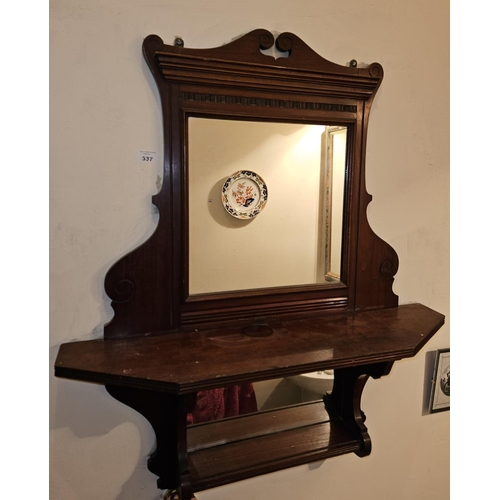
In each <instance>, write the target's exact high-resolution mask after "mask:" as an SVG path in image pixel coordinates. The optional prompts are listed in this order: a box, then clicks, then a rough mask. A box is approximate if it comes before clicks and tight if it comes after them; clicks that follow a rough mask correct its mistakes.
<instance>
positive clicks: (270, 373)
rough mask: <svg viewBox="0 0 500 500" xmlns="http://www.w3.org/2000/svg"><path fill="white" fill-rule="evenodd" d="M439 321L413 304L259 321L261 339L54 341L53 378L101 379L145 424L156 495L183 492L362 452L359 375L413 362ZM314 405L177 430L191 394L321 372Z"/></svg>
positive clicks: (220, 335) (183, 336)
mask: <svg viewBox="0 0 500 500" xmlns="http://www.w3.org/2000/svg"><path fill="white" fill-rule="evenodd" d="M443 323H444V316H443V315H441V314H439V313H437V312H436V311H433V310H432V309H429V308H427V307H425V306H423V305H420V304H408V305H404V306H400V307H397V308H391V309H381V310H376V311H367V312H360V313H356V314H330V315H328V316H320V317H316V318H307V319H300V320H290V319H289V320H286V321H283V322H274V323H269V324H268V325H267V326H268V327H269V328H271V329H272V333H271V334H270V335H269V336H264V337H251V336H247V335H245V334H244V333H243V332H242V330H241V329H240V328H239V327H234V326H232V327H227V328H219V329H213V330H206V331H200V332H183V333H173V334H166V335H158V336H146V337H137V338H128V339H124V340H90V341H83V342H71V343H68V344H63V345H62V346H61V348H60V350H59V354H58V356H57V359H56V364H55V372H56V375H57V376H59V377H66V378H71V379H76V380H84V381H89V382H97V383H101V384H105V385H106V388H107V390H108V392H110V394H111V395H112V396H113V397H115V398H116V399H118V400H119V401H121V402H123V403H125V404H127V405H129V406H131V407H132V408H134V409H136V410H137V411H139V412H140V413H141V414H143V415H144V416H145V417H146V418H147V419H148V420H149V421H150V423H151V425H152V426H153V429H154V431H155V434H156V437H157V450H156V452H155V453H154V454H153V455H152V456H151V459H150V461H149V463H148V467H149V469H150V470H151V472H153V473H154V474H156V475H158V476H159V479H158V486H159V487H160V488H162V489H167V488H176V487H178V485H179V484H182V485H184V486H183V488H184V490H183V491H184V492H185V493H184V494H185V495H187V497H188V498H190V496H189V495H191V493H192V492H195V491H200V490H204V489H208V488H213V487H216V486H220V485H223V484H227V483H232V482H234V481H239V480H241V479H246V478H250V477H253V476H257V475H260V474H266V473H269V472H272V471H277V470H280V469H283V468H287V467H292V466H296V465H301V464H306V463H310V462H314V461H317V460H323V459H326V458H329V457H333V456H337V455H342V454H345V453H356V454H357V455H358V456H366V455H368V454H369V453H370V451H371V439H370V437H369V435H368V432H367V429H366V427H365V425H364V414H363V412H362V411H361V407H360V406H361V394H362V391H363V387H364V384H365V383H366V380H367V379H368V378H369V377H373V378H379V377H381V376H384V375H387V374H388V373H389V371H390V370H391V367H392V365H393V363H394V361H396V360H399V359H402V358H407V357H413V356H414V355H415V354H416V353H417V352H418V351H419V350H420V349H421V348H422V346H423V345H424V344H425V343H426V342H427V341H428V340H429V339H430V338H431V337H432V335H434V333H436V332H437V330H438V329H439V328H440V327H441V326H442V324H443ZM332 368H333V369H334V370H335V384H334V387H333V390H332V394H331V395H328V396H325V398H324V400H325V401H324V404H323V402H321V401H320V402H315V403H312V404H304V405H298V406H291V407H285V408H281V409H279V410H273V411H268V412H259V413H252V414H247V415H241V416H239V417H234V418H231V419H223V420H219V421H215V422H208V423H203V424H197V425H193V426H186V422H187V415H188V413H189V412H191V411H192V410H193V409H194V405H195V402H196V394H197V392H198V391H202V390H208V389H214V388H218V387H225V386H229V385H233V384H242V383H246V382H255V381H260V380H266V379H274V378H278V377H287V376H290V375H296V374H300V373H307V372H311V371H314V370H324V369H332Z"/></svg>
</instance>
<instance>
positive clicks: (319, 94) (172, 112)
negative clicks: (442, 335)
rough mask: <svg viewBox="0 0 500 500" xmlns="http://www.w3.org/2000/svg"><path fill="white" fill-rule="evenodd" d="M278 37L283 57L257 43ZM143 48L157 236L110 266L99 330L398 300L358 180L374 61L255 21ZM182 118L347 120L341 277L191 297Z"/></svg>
mask: <svg viewBox="0 0 500 500" xmlns="http://www.w3.org/2000/svg"><path fill="white" fill-rule="evenodd" d="M273 44H276V47H277V49H278V50H280V51H282V52H287V53H288V57H282V58H278V59H275V58H274V57H272V56H268V55H265V54H264V53H263V52H262V50H266V49H269V48H271V47H272V46H273ZM143 52H144V57H145V58H146V61H147V63H148V65H149V67H150V69H151V71H152V74H153V76H154V79H155V81H156V84H157V86H158V90H159V93H160V98H161V107H162V112H163V132H164V170H163V184H162V187H161V190H160V191H159V193H158V194H156V195H155V196H153V203H154V204H155V205H156V206H157V207H158V210H159V214H160V216H159V222H158V227H157V228H156V231H155V232H154V234H153V235H152V236H151V237H150V239H149V240H147V241H146V242H145V243H144V244H143V245H141V246H140V247H139V248H137V249H135V250H134V251H132V252H131V253H129V254H128V255H126V256H125V257H123V258H122V259H121V260H120V261H118V262H117V263H116V264H115V265H114V266H113V267H112V268H111V269H110V271H109V272H108V274H107V276H106V279H105V290H106V293H107V294H108V296H109V297H110V298H111V299H112V307H113V309H114V310H115V316H114V318H113V320H112V321H111V322H110V323H109V324H108V325H107V326H106V327H105V330H104V335H105V337H106V338H124V337H130V336H137V335H148V334H161V333H168V332H172V331H179V330H193V329H195V328H196V329H203V328H207V327H214V326H221V325H224V324H229V323H231V324H234V323H240V324H245V323H249V324H251V323H252V322H255V321H258V320H262V319H264V320H271V319H272V318H276V317H279V318H290V317H304V316H307V315H315V314H319V313H321V314H323V313H329V312H346V311H362V310H369V309H378V308H387V307H396V306H397V304H398V299H397V296H396V295H395V294H394V293H393V291H392V283H393V277H394V275H395V273H396V271H397V268H398V258H397V255H396V253H395V251H394V250H393V249H392V248H391V247H390V246H389V245H388V244H387V243H385V242H384V241H383V240H381V239H380V238H379V237H378V236H376V235H375V233H374V232H373V231H372V229H371V228H370V226H369V224H368V220H367V216H366V208H367V205H368V203H369V202H370V200H371V196H370V195H369V194H368V193H367V191H366V187H365V151H366V137H367V129H368V116H369V112H370V108H371V105H372V102H373V99H374V97H375V94H376V91H377V89H378V87H379V86H380V83H381V81H382V78H383V70H382V67H381V66H380V64H378V63H373V64H370V65H369V66H368V67H366V68H359V67H357V66H356V64H355V61H354V62H351V65H350V66H340V65H338V64H335V63H332V62H329V61H327V60H326V59H323V58H322V57H321V56H319V55H318V54H317V53H316V52H314V51H313V50H312V49H311V48H310V47H308V46H307V45H306V44H305V43H304V42H303V41H302V40H301V39H300V38H298V37H297V36H296V35H294V34H292V33H283V34H281V35H280V36H279V37H278V38H277V39H276V41H274V37H273V35H272V34H271V33H270V32H268V31H266V30H263V29H258V30H254V31H252V32H250V33H248V34H247V35H244V36H243V37H241V38H238V39H236V40H234V41H232V42H231V43H228V44H227V45H224V46H222V47H218V48H213V49H188V48H184V46H183V42H182V40H180V39H177V40H176V42H175V44H174V45H172V46H170V45H165V44H164V43H163V41H162V40H161V39H160V38H159V37H158V36H156V35H150V36H148V37H147V38H146V39H145V40H144V44H143ZM189 116H202V117H219V118H220V117H224V118H229V117H230V118H231V119H235V120H238V119H248V120H270V121H284V122H287V121H288V122H304V123H317V124H325V123H332V124H333V123H335V124H342V125H346V126H347V127H348V128H349V145H348V151H347V154H348V162H349V169H348V180H347V186H346V190H347V191H346V192H347V196H346V203H345V205H346V207H345V223H344V228H345V229H344V236H343V247H344V250H343V261H342V282H341V283H327V284H324V285H319V286H318V285H314V286H311V285H305V286H294V287H279V288H269V289H260V290H251V291H241V292H225V293H214V294H207V295H201V296H189V293H188V291H187V283H188V273H189V269H188V258H187V257H188V255H187V252H188V245H187V234H188V231H187V229H188V227H187V224H188V214H187V210H188V209H187V176H188V171H187V164H186V163H187V162H186V150H187V141H188V139H189V138H188V137H187V118H188V117H189Z"/></svg>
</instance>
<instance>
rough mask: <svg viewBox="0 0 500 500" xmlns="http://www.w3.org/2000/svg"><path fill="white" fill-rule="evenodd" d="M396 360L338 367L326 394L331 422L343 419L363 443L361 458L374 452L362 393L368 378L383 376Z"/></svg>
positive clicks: (359, 453)
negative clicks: (362, 403)
mask: <svg viewBox="0 0 500 500" xmlns="http://www.w3.org/2000/svg"><path fill="white" fill-rule="evenodd" d="M392 365H393V363H392V362H391V363H376V364H372V365H363V366H355V367H351V368H341V369H337V370H335V379H334V383H333V390H332V393H331V394H326V395H325V396H323V401H324V403H325V408H326V410H327V412H328V415H329V416H330V420H331V421H335V422H342V424H343V425H344V426H345V427H347V428H348V429H349V431H351V432H352V433H354V434H355V435H357V436H358V437H359V438H360V439H361V442H362V446H361V449H360V450H359V451H358V452H356V455H358V456H359V457H365V456H367V455H369V454H370V453H371V449H372V443H371V438H370V436H369V434H368V429H367V427H366V425H365V420H366V415H365V414H364V412H363V411H362V410H361V395H362V393H363V389H364V387H365V384H366V382H367V381H368V378H369V377H372V378H380V377H382V376H385V375H388V374H389V372H390V371H391V368H392Z"/></svg>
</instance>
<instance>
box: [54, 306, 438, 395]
mask: <svg viewBox="0 0 500 500" xmlns="http://www.w3.org/2000/svg"><path fill="white" fill-rule="evenodd" d="M443 323H444V316H443V315H442V314H439V313H437V312H436V311H433V310H432V309H429V308H428V307H425V306H423V305H421V304H408V305H404V306H400V307H397V308H392V309H382V310H377V311H368V312H361V313H356V314H353V315H347V314H330V315H329V316H322V317H316V318H307V319H302V320H288V321H283V322H281V323H272V324H270V325H269V326H271V327H272V328H273V330H274V331H273V334H272V335H271V336H269V337H248V336H245V335H244V334H243V333H242V331H241V329H240V328H236V327H227V328H219V329H216V330H206V331H203V332H191V333H174V334H168V335H158V336H150V337H139V338H129V339H125V340H112V341H109V340H101V339H99V340H90V341H83V342H71V343H67V344H63V345H61V348H60V350H59V354H58V356H57V359H56V363H55V373H56V376H59V377H65V378H71V379H76V380H85V381H90V382H98V383H101V384H113V385H122V386H127V387H135V388H142V389H149V390H158V391H162V392H167V393H171V394H189V393H196V392H197V391H200V390H206V389H212V388H216V387H223V386H227V385H231V384H240V383H244V382H256V381H260V380H266V379H272V378H276V377H286V376H290V375H296V374H300V373H307V372H310V371H315V370H325V369H331V368H334V369H339V368H346V367H352V366H359V365H369V364H373V363H380V362H392V361H396V360H398V359H403V358H408V357H413V356H414V355H415V354H416V353H417V352H418V351H419V350H420V348H421V347H422V346H423V345H424V344H425V343H426V342H427V341H428V340H429V338H430V337H432V335H434V333H435V332H436V331H437V330H438V329H439V328H440V327H441V326H442V325H443Z"/></svg>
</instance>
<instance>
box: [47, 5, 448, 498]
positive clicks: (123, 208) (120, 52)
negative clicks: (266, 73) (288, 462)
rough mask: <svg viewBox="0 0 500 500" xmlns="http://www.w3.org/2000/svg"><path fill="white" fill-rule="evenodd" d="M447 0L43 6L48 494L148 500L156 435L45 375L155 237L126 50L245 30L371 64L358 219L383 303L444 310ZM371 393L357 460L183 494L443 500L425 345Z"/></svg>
mask: <svg viewBox="0 0 500 500" xmlns="http://www.w3.org/2000/svg"><path fill="white" fill-rule="evenodd" d="M448 16H449V13H448V2H439V1H438V2H434V1H432V2H431V1H430V0H408V1H405V2H397V1H394V0H380V1H378V2H371V1H368V0H352V1H350V2H340V1H332V0H328V1H326V0H310V1H308V2H298V1H295V2H292V1H290V0H287V1H286V2H285V1H281V0H278V1H276V2H267V1H263V0H255V1H254V2H247V3H242V2H233V1H230V0H213V1H212V2H204V1H202V0H183V1H179V0H157V1H151V0H149V1H145V0H143V1H137V0H134V1H132V0H119V1H118V0H107V1H106V2H103V1H100V0H78V1H76V0H64V1H63V0H52V2H51V25H50V29H51V57H50V69H51V89H50V92H51V100H50V105H51V115H50V135H51V177H50V182H51V193H50V195H51V268H50V272H51V306H50V307H51V308H50V311H51V325H50V326H51V341H50V342H51V357H50V368H49V372H50V377H51V378H50V386H51V387H50V388H51V393H50V403H51V406H50V417H51V436H50V439H51V441H50V443H51V496H50V498H51V500H94V499H95V500H157V499H159V498H160V493H161V492H160V491H159V490H157V489H156V484H155V479H156V478H155V476H153V475H152V474H150V473H149V471H148V470H147V468H146V459H147V456H148V455H149V453H150V452H151V450H152V448H153V447H154V437H153V433H152V431H151V429H150V427H149V425H148V424H147V422H146V421H145V419H144V418H142V417H141V416H140V415H138V414H137V413H135V412H134V411H133V410H131V409H129V408H128V407H126V406H124V405H122V404H120V403H119V402H117V401H115V400H114V399H113V398H111V397H109V396H108V395H107V394H106V392H105V390H104V388H103V387H101V386H99V385H93V384H86V383H82V382H76V381H68V380H62V379H56V378H55V377H53V375H52V373H53V368H52V367H53V363H54V359H55V355H56V353H57V350H58V347H59V345H60V344H61V343H63V342H68V341H71V340H84V339H90V338H97V337H100V336H101V335H102V327H103V324H105V323H106V322H108V321H109V320H110V318H111V317H112V310H111V308H110V306H109V300H108V298H107V297H106V296H105V294H104V291H103V279H104V276H105V273H106V271H107V270H108V268H109V267H110V266H111V265H112V264H113V263H114V262H115V261H116V260H117V258H118V257H120V256H121V255H123V254H125V253H126V252H128V251H129V250H131V249H133V248H135V247H136V246H137V245H138V243H140V242H142V241H144V240H145V239H146V238H147V237H148V236H149V235H150V234H151V233H152V232H153V231H154V228H155V221H156V215H155V213H154V210H153V207H152V205H151V201H150V200H151V195H153V194H154V193H156V191H157V189H158V185H159V183H160V182H161V178H160V172H161V170H160V163H161V161H159V162H158V163H157V164H155V165H150V164H139V163H138V162H137V161H136V152H137V150H139V149H150V150H153V151H161V147H162V146H161V116H160V107H159V99H158V94H157V91H156V89H155V85H154V82H153V80H152V78H151V76H150V74H149V69H148V68H147V67H146V64H145V63H144V61H143V59H142V54H141V43H142V40H143V39H144V37H145V36H147V35H149V34H151V33H155V34H158V35H160V36H161V37H162V38H163V40H164V41H165V42H166V43H172V42H173V40H174V37H175V36H182V37H183V38H184V40H185V44H186V46H187V47H212V46H218V45H221V44H222V43H225V42H228V41H230V40H231V38H233V37H235V36H238V35H241V34H243V33H245V32H248V31H250V30H252V29H254V28H267V29H269V30H271V31H276V32H282V31H291V32H294V33H296V34H297V35H298V36H300V37H301V38H302V39H303V40H304V41H306V43H308V44H309V45H310V46H311V47H312V48H314V49H315V50H316V51H317V52H318V53H320V54H321V55H322V56H324V57H325V58H327V59H329V60H332V61H335V62H338V63H341V64H345V63H347V62H348V61H349V60H351V59H353V58H355V59H357V60H358V62H359V63H370V62H374V61H377V62H379V63H381V64H382V66H383V67H384V70H385V77H384V81H383V83H382V87H381V88H380V91H379V93H378V95H377V97H376V99H375V103H374V106H373V110H372V113H371V118H370V130H369V137H368V149H367V186H368V191H369V192H370V193H371V194H372V195H373V202H372V203H371V204H370V205H369V209H368V211H369V213H368V215H369V220H370V222H371V224H372V226H373V228H374V230H375V231H376V232H377V234H379V235H380V236H381V237H382V238H383V239H385V240H386V241H388V242H389V243H390V244H392V245H393V246H394V247H395V249H396V251H397V252H398V255H399V258H400V270H399V272H398V274H397V275H396V281H395V292H396V293H397V294H399V296H400V302H401V303H405V302H414V301H415V302H421V303H423V304H425V305H427V306H429V307H431V308H433V309H436V310H438V311H440V312H442V313H444V314H446V315H448V314H449V243H448V231H449V224H448V221H449V211H448V206H449V190H448V187H449V146H448V139H449V118H448V117H449V107H448V89H449V80H448V69H449V68H448V50H449V47H448V39H449V30H448ZM448 346H449V327H448V325H445V327H443V328H442V329H441V330H440V332H439V333H438V334H437V335H436V336H435V337H434V339H433V340H432V341H431V342H430V343H429V344H428V345H427V346H426V347H425V349H424V352H422V353H420V354H419V355H418V356H416V357H415V358H414V359H411V360H406V361H401V362H398V363H396V364H395V366H394V368H393V371H392V373H391V374H390V375H389V376H388V377H386V378H385V379H382V380H378V381H369V382H368V384H367V386H366V388H365V392H364V397H363V408H364V410H365V411H366V413H367V415H368V420H367V425H368V428H369V431H370V435H371V436H372V439H373V451H372V454H371V455H370V456H369V457H366V458H363V459H359V458H357V457H356V456H354V455H348V456H343V457H338V458H334V459H330V460H327V461H325V462H323V463H321V464H312V465H309V466H301V467H296V468H293V469H289V470H285V471H280V472H277V473H273V474H270V475H266V476H261V477H259V478H255V479H251V480H247V481H243V482H241V483H235V484H232V485H227V486H224V487H221V488H217V489H216V490H209V491H205V492H201V493H199V494H197V498H198V500H229V499H231V500H234V499H235V498H238V500H254V499H256V498H259V499H262V500H264V499H277V498H279V499H281V498H283V499H285V498H308V499H313V500H315V499H320V498H321V499H325V500H326V499H338V498H342V499H343V500H358V499H359V498H363V497H366V498H370V499H371V500H421V499H422V498H425V499H426V500H443V499H446V498H448V496H449V482H448V473H449V413H447V412H446V413H440V414H435V415H428V416H422V395H423V384H424V380H423V379H424V365H425V351H428V350H434V349H437V348H442V347H448Z"/></svg>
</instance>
